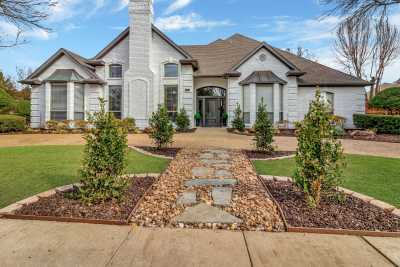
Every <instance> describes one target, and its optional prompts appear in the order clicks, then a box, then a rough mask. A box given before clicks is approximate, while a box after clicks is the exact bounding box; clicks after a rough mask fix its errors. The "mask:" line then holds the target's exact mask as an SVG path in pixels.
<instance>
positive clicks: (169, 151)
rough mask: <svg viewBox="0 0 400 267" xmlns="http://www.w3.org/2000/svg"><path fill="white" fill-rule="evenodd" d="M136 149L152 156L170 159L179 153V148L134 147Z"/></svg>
mask: <svg viewBox="0 0 400 267" xmlns="http://www.w3.org/2000/svg"><path fill="white" fill-rule="evenodd" d="M136 147H137V148H139V149H142V150H144V151H146V152H149V153H152V154H156V155H160V156H166V157H172V158H175V157H176V155H177V154H178V153H179V151H181V148H175V147H167V148H161V149H157V148H156V147H152V146H136Z"/></svg>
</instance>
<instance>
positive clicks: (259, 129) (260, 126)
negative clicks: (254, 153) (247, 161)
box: [254, 98, 274, 153]
mask: <svg viewBox="0 0 400 267" xmlns="http://www.w3.org/2000/svg"><path fill="white" fill-rule="evenodd" d="M254 131H255V137H254V142H255V146H256V148H257V150H258V151H261V152H265V153H271V152H273V151H274V146H273V145H272V143H273V142H274V126H273V125H272V122H271V121H270V120H269V119H268V112H267V105H265V104H264V99H263V98H262V99H261V103H260V104H258V108H257V118H256V122H255V124H254Z"/></svg>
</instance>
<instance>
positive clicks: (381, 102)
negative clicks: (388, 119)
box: [369, 87, 400, 114]
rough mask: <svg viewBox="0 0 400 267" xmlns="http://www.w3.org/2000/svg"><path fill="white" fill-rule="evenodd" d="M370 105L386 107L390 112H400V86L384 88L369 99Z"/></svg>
mask: <svg viewBox="0 0 400 267" xmlns="http://www.w3.org/2000/svg"><path fill="white" fill-rule="evenodd" d="M369 105H370V106H371V107H373V108H382V109H385V110H387V111H389V114H400V87H394V88H388V89H386V90H383V91H382V92H380V93H379V94H377V95H376V96H374V97H373V98H372V99H371V100H370V101H369Z"/></svg>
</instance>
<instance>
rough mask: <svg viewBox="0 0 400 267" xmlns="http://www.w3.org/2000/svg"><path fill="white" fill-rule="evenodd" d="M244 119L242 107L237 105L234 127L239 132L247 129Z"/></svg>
mask: <svg viewBox="0 0 400 267" xmlns="http://www.w3.org/2000/svg"><path fill="white" fill-rule="evenodd" d="M245 127H246V126H245V125H244V121H243V114H242V110H241V108H240V105H239V104H237V105H236V109H235V114H234V118H233V121H232V128H233V129H235V130H238V131H239V132H244V129H245Z"/></svg>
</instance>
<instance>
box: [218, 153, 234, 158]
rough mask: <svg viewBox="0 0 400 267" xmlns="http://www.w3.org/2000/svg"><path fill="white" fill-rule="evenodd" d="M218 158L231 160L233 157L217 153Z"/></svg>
mask: <svg viewBox="0 0 400 267" xmlns="http://www.w3.org/2000/svg"><path fill="white" fill-rule="evenodd" d="M216 156H217V158H219V159H230V158H231V156H230V155H229V154H227V153H217V154H216Z"/></svg>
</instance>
